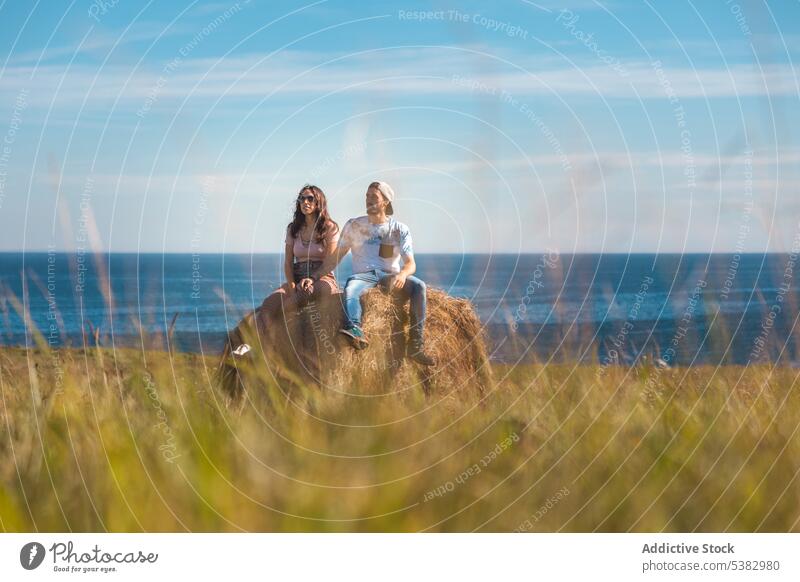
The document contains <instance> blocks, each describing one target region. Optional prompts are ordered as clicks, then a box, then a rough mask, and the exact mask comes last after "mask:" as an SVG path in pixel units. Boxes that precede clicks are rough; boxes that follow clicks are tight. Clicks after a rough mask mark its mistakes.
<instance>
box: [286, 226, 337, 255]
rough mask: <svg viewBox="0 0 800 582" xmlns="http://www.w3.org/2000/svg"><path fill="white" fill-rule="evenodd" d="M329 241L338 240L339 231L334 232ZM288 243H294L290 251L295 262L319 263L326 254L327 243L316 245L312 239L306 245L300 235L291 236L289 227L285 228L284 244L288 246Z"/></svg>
mask: <svg viewBox="0 0 800 582" xmlns="http://www.w3.org/2000/svg"><path fill="white" fill-rule="evenodd" d="M331 240H333V241H334V242H335V241H338V240H339V231H336V233H335V234H334V235H333V236H332V237H329V238H328V241H331ZM290 241H294V246H293V247H292V251H293V253H294V259H295V261H321V260H323V259H324V258H325V257H326V256H327V254H328V252H327V246H328V243H327V242H321V243H318V242H316V241H314V239H313V237H312V239H311V242H310V243H308V244H306V243H305V242H303V240H302V238H301V237H300V233H298V234H297V236H292V234H291V232H290V231H289V227H287V228H286V240H285V242H286V243H287V244H289V242H290Z"/></svg>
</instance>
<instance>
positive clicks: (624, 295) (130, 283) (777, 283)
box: [0, 252, 800, 366]
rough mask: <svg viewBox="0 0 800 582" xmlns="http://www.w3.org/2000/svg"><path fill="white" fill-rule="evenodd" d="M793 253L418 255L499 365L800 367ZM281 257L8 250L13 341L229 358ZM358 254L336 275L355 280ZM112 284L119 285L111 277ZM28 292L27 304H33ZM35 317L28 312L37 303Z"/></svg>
mask: <svg viewBox="0 0 800 582" xmlns="http://www.w3.org/2000/svg"><path fill="white" fill-rule="evenodd" d="M796 261H797V256H795V255H788V254H763V255H762V254H745V255H732V254H713V255H709V254H683V255H679V254H658V255H654V254H632V255H621V254H619V255H618V254H606V255H595V254H576V255H566V254H558V253H555V252H549V253H543V254H525V255H509V254H501V255H488V254H472V255H437V254H427V255H419V256H417V276H419V277H421V278H422V279H423V280H425V281H426V283H427V284H428V285H429V286H432V287H436V288H440V289H443V290H445V291H446V292H448V293H450V294H451V295H455V296H458V297H465V298H468V299H469V300H470V301H472V303H473V305H474V306H475V309H476V311H477V313H478V315H479V317H480V318H481V321H482V322H483V323H484V325H485V329H486V332H487V338H488V340H489V349H490V352H491V353H492V359H493V360H494V361H498V362H507V363H514V362H517V361H531V360H538V361H561V362H563V361H580V362H600V363H609V364H621V365H629V364H634V363H636V362H637V361H640V360H641V359H642V358H645V357H646V358H658V359H661V360H663V362H664V363H666V364H669V365H696V364H722V363H725V364H737V365H745V364H748V363H754V362H774V363H779V364H781V365H792V366H793V365H797V364H798V363H799V362H800V355H798V341H797V339H798V338H797V333H796V331H797V330H796V327H797V318H798V315H800V310H799V309H798V303H799V301H798V291H797V283H798V276H797V275H798V267H797V265H796V264H795V263H796ZM281 271H282V268H281V257H280V256H279V255H276V254H254V255H238V254H227V255H221V254H219V255H210V254H194V255H193V254H163V255H162V254H124V253H112V254H102V255H93V254H88V253H87V254H65V253H56V252H50V253H47V252H44V253H0V282H1V283H2V288H1V289H0V307H2V314H1V315H2V321H3V323H2V334H0V342H1V343H2V344H3V345H15V346H25V345H28V346H30V345H34V336H33V330H34V328H35V329H36V330H38V331H39V333H41V334H42V340H43V341H45V342H47V343H48V344H50V345H51V346H53V347H55V346H82V345H84V343H86V344H89V345H93V344H94V343H95V338H96V341H97V342H98V343H99V344H101V345H104V346H109V347H111V346H117V347H123V346H124V347H145V348H147V349H166V347H167V336H168V335H169V338H170V342H171V346H172V348H173V349H176V350H180V351H191V352H204V353H217V352H219V351H220V350H221V347H222V345H223V342H224V338H225V334H226V332H227V331H228V330H229V329H232V328H233V327H234V326H235V325H236V323H237V322H238V321H239V319H240V318H241V316H242V315H243V314H245V313H246V312H247V311H249V310H251V309H254V308H255V307H257V306H258V305H260V304H261V302H262V300H263V299H264V297H265V296H266V295H267V294H269V292H270V291H271V290H272V289H273V288H275V287H276V286H277V285H279V283H280V279H281ZM349 272H350V263H349V259H346V260H345V261H344V262H343V263H342V265H341V266H340V267H339V269H338V270H337V277H338V278H339V280H340V282H343V281H344V279H345V278H346V276H347V274H349ZM109 282H110V284H109ZM23 298H24V301H23ZM26 310H27V312H28V313H29V317H26V316H25V315H24V313H25V311H26ZM173 321H174V323H173ZM170 332H171V333H170Z"/></svg>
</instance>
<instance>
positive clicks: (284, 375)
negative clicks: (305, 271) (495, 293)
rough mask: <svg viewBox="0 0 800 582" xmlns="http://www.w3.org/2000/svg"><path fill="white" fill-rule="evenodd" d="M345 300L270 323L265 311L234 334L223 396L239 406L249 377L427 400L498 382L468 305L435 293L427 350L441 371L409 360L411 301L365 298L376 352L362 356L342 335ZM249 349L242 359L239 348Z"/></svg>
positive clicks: (226, 355) (222, 370)
mask: <svg viewBox="0 0 800 582" xmlns="http://www.w3.org/2000/svg"><path fill="white" fill-rule="evenodd" d="M343 301H344V295H343V294H336V295H332V296H330V297H328V298H325V299H322V300H320V301H315V302H309V303H308V304H307V305H303V306H301V307H300V308H297V309H287V310H284V311H283V312H282V313H279V314H278V316H277V317H273V318H272V320H271V322H270V323H271V325H265V324H264V318H263V317H262V313H261V310H262V308H261V307H259V308H258V309H256V310H255V311H253V312H251V313H250V314H248V315H247V316H246V317H244V318H243V319H242V321H241V322H240V323H239V325H238V326H237V327H236V329H234V330H233V331H232V332H230V333H229V334H228V341H227V342H226V346H225V349H224V352H223V354H222V359H221V361H220V366H219V373H218V375H219V380H220V384H221V387H222V389H223V391H224V392H225V393H226V394H227V396H228V397H229V398H230V399H231V400H233V401H238V400H239V399H240V398H241V396H242V395H243V392H244V390H246V389H247V385H248V376H249V374H256V375H262V376H263V375H264V374H266V375H271V376H273V377H275V378H279V379H282V380H284V381H285V380H289V381H291V382H303V383H313V384H317V385H319V386H320V387H322V388H324V389H330V390H335V391H339V392H343V393H350V394H387V393H398V392H404V391H411V390H422V391H423V392H424V393H425V394H426V395H427V394H433V393H436V394H450V393H453V392H458V393H462V394H463V393H464V392H465V391H469V390H473V391H474V392H473V393H474V394H482V393H483V392H484V391H485V390H486V389H487V388H488V387H489V386H490V384H491V382H492V377H491V367H490V365H489V357H488V354H487V351H486V343H485V338H484V333H483V328H482V325H481V322H480V319H479V318H478V316H477V315H476V314H475V310H474V309H473V307H472V304H471V303H470V302H469V301H468V300H467V299H460V298H456V297H451V296H450V295H448V294H446V293H445V292H443V291H440V290H437V289H430V288H429V289H428V303H427V314H426V321H425V346H426V351H428V352H429V353H430V354H431V355H432V356H433V357H434V358H435V359H436V365H434V366H430V367H425V366H420V365H419V364H416V363H415V362H413V361H412V360H411V359H409V358H407V357H406V355H405V354H406V342H407V338H408V327H409V306H408V301H403V300H402V298H401V297H400V296H399V295H397V294H396V293H387V292H384V291H382V290H381V289H380V288H375V289H372V290H370V291H369V292H367V293H365V294H364V295H363V296H362V298H361V302H362V306H363V308H364V316H363V329H364V332H365V333H366V335H367V337H368V338H369V342H370V343H369V346H368V347H367V348H366V349H363V350H355V349H353V348H352V347H351V346H350V343H349V342H348V341H347V338H346V337H345V336H344V335H342V334H340V333H339V329H340V328H341V326H342V322H343V319H344V309H343ZM243 343H247V344H249V345H250V347H251V350H250V351H249V352H248V353H247V354H246V355H245V356H242V357H238V356H234V355H233V354H232V350H234V349H235V348H236V347H237V346H239V345H241V344H243Z"/></svg>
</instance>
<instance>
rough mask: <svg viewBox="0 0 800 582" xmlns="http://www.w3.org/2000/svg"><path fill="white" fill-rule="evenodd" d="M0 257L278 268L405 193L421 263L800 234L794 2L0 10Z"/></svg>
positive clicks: (783, 242)
mask: <svg viewBox="0 0 800 582" xmlns="http://www.w3.org/2000/svg"><path fill="white" fill-rule="evenodd" d="M0 21H2V22H3V28H4V34H3V35H2V36H1V37H0V61H1V62H2V65H1V66H2V69H0V78H1V79H0V134H2V135H0V249H1V250H21V249H25V250H43V249H47V248H48V247H51V246H52V247H55V248H57V249H60V250H74V249H76V248H81V247H91V248H95V249H102V250H110V251H142V252H164V251H166V252H193V251H194V252H245V253H249V252H278V251H280V249H281V245H282V233H283V227H284V225H285V223H286V222H287V220H288V218H289V215H290V212H291V207H292V203H293V200H294V197H295V195H296V193H297V191H298V189H299V187H300V186H302V185H303V184H304V183H307V182H310V183H316V184H318V185H319V186H320V187H322V188H323V189H324V190H325V191H326V193H327V194H328V196H329V199H330V206H331V210H332V212H333V215H334V218H335V219H337V220H338V221H339V222H340V223H343V222H344V221H345V220H346V219H347V218H349V217H351V216H355V215H358V214H362V213H363V193H364V189H365V186H366V185H367V184H368V183H369V182H370V181H372V180H374V179H383V180H386V181H388V182H390V183H392V184H393V185H394V187H395V190H396V191H397V194H398V202H397V204H396V205H395V207H396V210H397V218H398V219H400V220H402V221H404V222H406V223H407V224H409V226H410V227H411V229H412V232H413V235H414V241H415V246H416V251H417V252H455V253H461V252H491V253H501V252H502V253H509V252H510V253H516V252H541V251H542V250H544V249H545V248H556V249H558V250H560V251H561V252H574V251H577V252H630V251H637V252H707V251H714V252H730V251H734V250H741V251H745V252H759V251H763V250H765V249H767V250H771V251H786V250H789V249H790V248H791V247H792V245H793V241H796V240H797V241H800V238H798V236H799V234H800V223H798V219H799V218H800V198H799V197H798V194H797V193H798V185H800V171H798V168H800V164H798V162H800V144H799V143H798V140H797V136H798V131H799V130H800V114H798V111H800V108H798V99H800V80H799V79H798V75H797V72H796V70H795V67H794V63H795V62H796V61H797V60H798V58H800V50H798V47H800V42H799V41H800V3H798V2H796V1H785V2H770V3H768V4H767V3H764V2H755V1H754V2H746V1H742V0H739V1H737V2H734V1H730V2H728V1H725V0H721V1H719V2H702V3H699V2H698V3H692V2H680V1H678V2H621V1H614V2H602V3H601V2H594V1H589V0H586V1H580V2H571V3H569V2H567V3H556V2H549V1H542V2H528V1H523V0H509V1H507V2H502V3H499V4H498V5H489V4H487V3H482V2H431V3H421V2H419V3H416V2H370V3H355V2H345V1H339V0H327V1H320V2H310V3H295V2H262V1H258V0H251V1H250V2H245V1H243V0H240V1H239V2H238V3H236V2H169V3H167V2H158V3H156V2H149V3H148V2H133V1H130V0H119V1H117V2H115V1H114V0H95V1H94V2H87V1H75V2H72V3H69V2H63V3H51V2H21V1H17V2H9V1H5V2H1V1H0Z"/></svg>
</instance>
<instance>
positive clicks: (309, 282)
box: [300, 277, 314, 295]
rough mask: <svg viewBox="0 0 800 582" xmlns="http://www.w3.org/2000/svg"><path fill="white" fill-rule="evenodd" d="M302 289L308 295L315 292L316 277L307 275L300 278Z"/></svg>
mask: <svg viewBox="0 0 800 582" xmlns="http://www.w3.org/2000/svg"><path fill="white" fill-rule="evenodd" d="M300 291H301V292H302V293H305V294H306V295H311V294H312V293H313V292H314V279H312V278H310V277H306V278H305V279H301V280H300Z"/></svg>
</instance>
